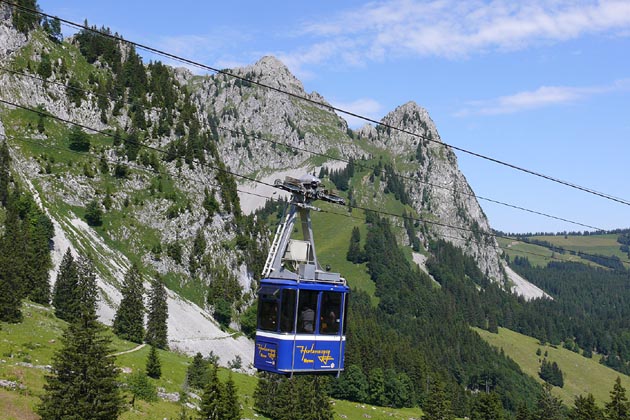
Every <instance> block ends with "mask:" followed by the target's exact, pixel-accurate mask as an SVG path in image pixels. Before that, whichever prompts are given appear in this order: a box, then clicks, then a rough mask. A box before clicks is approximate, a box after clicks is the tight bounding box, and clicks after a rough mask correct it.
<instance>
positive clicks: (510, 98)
mask: <svg viewBox="0 0 630 420" xmlns="http://www.w3.org/2000/svg"><path fill="white" fill-rule="evenodd" d="M629 89H630V79H621V80H617V81H615V82H613V83H611V84H609V85H604V86H587V87H574V86H541V87H539V88H538V89H536V90H532V91H524V92H518V93H515V94H513V95H507V96H500V97H498V98H493V99H486V100H479V101H471V102H470V103H469V104H468V107H466V108H464V109H462V110H460V111H458V112H457V113H456V114H455V115H456V116H459V117H465V116H470V115H497V114H511V113H515V112H520V111H526V110H530V109H536V108H542V107H545V106H551V105H561V104H567V103H573V102H576V101H579V100H583V99H586V98H588V97H590V96H594V95H599V94H604V93H609V92H616V91H622V90H629Z"/></svg>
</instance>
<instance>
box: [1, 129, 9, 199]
mask: <svg viewBox="0 0 630 420" xmlns="http://www.w3.org/2000/svg"><path fill="white" fill-rule="evenodd" d="M10 166H11V155H10V154H9V146H8V145H7V142H6V141H3V142H2V143H1V144H0V205H2V206H6V205H7V200H8V199H9V179H10V171H9V168H10Z"/></svg>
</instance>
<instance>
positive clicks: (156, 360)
mask: <svg viewBox="0 0 630 420" xmlns="http://www.w3.org/2000/svg"><path fill="white" fill-rule="evenodd" d="M146 370H147V375H148V376H149V377H150V378H153V379H160V376H162V365H161V363H160V357H159V356H158V353H157V350H156V348H155V347H154V346H151V350H150V351H149V355H148V356H147V369H146Z"/></svg>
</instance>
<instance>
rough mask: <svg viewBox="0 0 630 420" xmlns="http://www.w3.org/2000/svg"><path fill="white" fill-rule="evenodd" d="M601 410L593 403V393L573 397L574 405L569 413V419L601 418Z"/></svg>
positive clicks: (600, 419) (598, 419)
mask: <svg viewBox="0 0 630 420" xmlns="http://www.w3.org/2000/svg"><path fill="white" fill-rule="evenodd" d="M603 418H604V417H603V414H602V410H601V409H600V408H599V407H597V405H596V404H595V398H594V397H593V394H588V396H586V397H583V396H581V395H578V396H577V397H575V405H574V407H573V409H572V410H571V412H570V413H569V419H570V420H603Z"/></svg>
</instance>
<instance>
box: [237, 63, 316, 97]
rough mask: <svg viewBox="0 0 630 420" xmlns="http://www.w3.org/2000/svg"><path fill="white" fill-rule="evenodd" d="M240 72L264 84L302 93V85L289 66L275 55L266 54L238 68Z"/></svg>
mask: <svg viewBox="0 0 630 420" xmlns="http://www.w3.org/2000/svg"><path fill="white" fill-rule="evenodd" d="M240 73H243V74H246V75H247V74H248V73H249V76H250V77H248V78H252V79H253V80H256V81H258V82H261V83H263V84H265V85H268V86H272V87H274V88H278V89H282V90H288V91H290V92H291V93H295V94H300V95H304V85H302V82H300V81H299V80H298V79H297V78H296V77H295V76H294V75H293V73H291V71H290V70H289V68H288V67H287V66H286V65H285V64H284V63H283V62H282V61H280V60H278V59H277V58H276V57H274V56H271V55H267V56H264V57H263V58H261V59H260V60H258V61H257V62H256V63H254V64H253V65H251V66H247V67H244V68H242V69H240ZM252 73H253V74H252Z"/></svg>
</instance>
